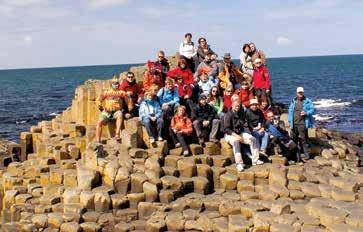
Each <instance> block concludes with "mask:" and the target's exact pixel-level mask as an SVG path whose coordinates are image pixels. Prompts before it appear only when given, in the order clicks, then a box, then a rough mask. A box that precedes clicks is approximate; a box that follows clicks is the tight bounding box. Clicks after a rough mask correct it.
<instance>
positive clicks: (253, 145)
mask: <svg viewBox="0 0 363 232" xmlns="http://www.w3.org/2000/svg"><path fill="white" fill-rule="evenodd" d="M245 119H246V117H245V113H244V111H243V109H241V102H240V101H239V100H236V101H233V103H232V107H231V108H230V109H229V110H228V111H227V113H226V114H225V115H224V123H223V124H224V127H223V131H224V133H225V134H224V139H225V140H226V141H227V142H228V143H229V144H231V145H232V147H233V154H234V159H235V162H236V164H237V171H239V172H241V171H243V169H244V165H243V160H242V152H241V143H242V144H248V145H249V146H250V149H251V153H252V157H251V160H252V165H260V164H263V162H262V161H261V160H259V152H258V148H257V142H256V138H254V137H253V136H252V135H250V134H249V133H246V132H245V131H244V124H245Z"/></svg>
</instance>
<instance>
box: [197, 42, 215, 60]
mask: <svg viewBox="0 0 363 232" xmlns="http://www.w3.org/2000/svg"><path fill="white" fill-rule="evenodd" d="M207 52H210V53H212V54H215V52H214V51H213V50H212V49H211V48H210V46H209V45H208V44H207V48H202V47H201V46H198V50H197V56H198V61H199V63H200V62H203V60H204V57H205V55H206V54H207Z"/></svg>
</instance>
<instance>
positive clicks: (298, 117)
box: [288, 87, 315, 160]
mask: <svg viewBox="0 0 363 232" xmlns="http://www.w3.org/2000/svg"><path fill="white" fill-rule="evenodd" d="M314 114H315V108H314V104H313V102H312V101H311V100H310V99H309V98H307V97H305V95H304V88H303V87H298V88H297V89H296V97H295V98H294V99H293V100H292V101H291V103H290V106H289V113H288V121H289V124H290V128H291V133H292V139H293V140H294V141H295V143H296V144H298V146H299V150H300V152H301V153H304V155H301V158H302V159H303V160H306V159H309V158H310V156H309V153H308V133H307V130H308V128H312V127H314V118H313V115H314Z"/></svg>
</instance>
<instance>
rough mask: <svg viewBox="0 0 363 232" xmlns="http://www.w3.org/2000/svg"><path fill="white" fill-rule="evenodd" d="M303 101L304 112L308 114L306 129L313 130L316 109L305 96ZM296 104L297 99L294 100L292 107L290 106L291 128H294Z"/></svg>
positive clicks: (289, 118)
mask: <svg viewBox="0 0 363 232" xmlns="http://www.w3.org/2000/svg"><path fill="white" fill-rule="evenodd" d="M302 100H303V111H304V112H305V113H306V116H305V127H306V128H312V127H314V117H313V115H314V114H315V108H314V104H313V102H312V101H311V100H310V99H309V98H307V97H305V96H304V98H303V99H302ZM295 103H296V97H295V98H294V99H292V101H291V103H290V105H289V114H288V121H289V124H290V127H291V128H293V127H294V110H295Z"/></svg>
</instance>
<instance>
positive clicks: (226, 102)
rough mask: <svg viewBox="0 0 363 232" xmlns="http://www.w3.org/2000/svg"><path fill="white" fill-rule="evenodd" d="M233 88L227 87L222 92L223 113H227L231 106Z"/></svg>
mask: <svg viewBox="0 0 363 232" xmlns="http://www.w3.org/2000/svg"><path fill="white" fill-rule="evenodd" d="M233 92H234V90H233V86H232V85H229V86H228V87H227V88H226V89H225V90H224V91H223V112H227V111H228V109H229V108H230V107H231V106H232V95H233Z"/></svg>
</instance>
